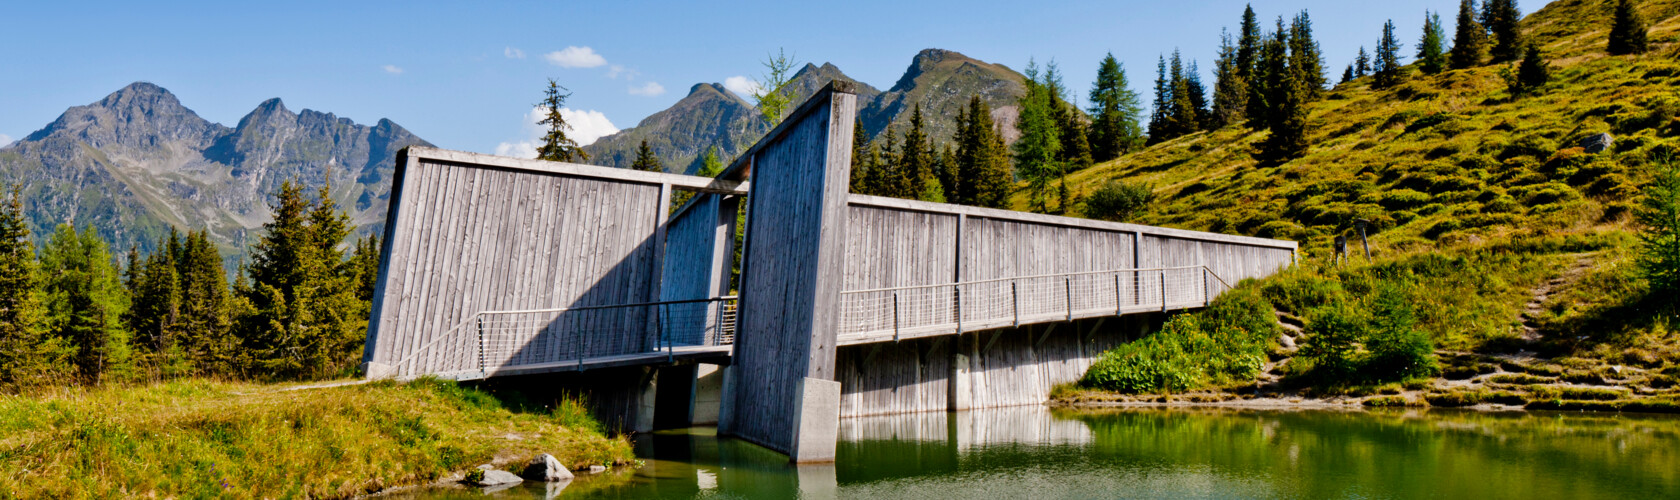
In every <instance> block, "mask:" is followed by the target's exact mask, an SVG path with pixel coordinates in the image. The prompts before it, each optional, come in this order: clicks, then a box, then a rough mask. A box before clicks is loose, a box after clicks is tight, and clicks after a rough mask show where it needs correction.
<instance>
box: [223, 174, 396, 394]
mask: <svg viewBox="0 0 1680 500" xmlns="http://www.w3.org/2000/svg"><path fill="white" fill-rule="evenodd" d="M328 193H329V191H328V189H327V188H323V189H322V190H321V191H320V193H319V195H318V196H317V201H314V202H312V201H310V200H309V199H308V197H306V196H305V195H304V193H303V189H302V187H300V186H296V185H294V184H292V183H291V182H289V181H288V182H285V183H283V184H281V186H280V191H279V192H278V193H276V195H275V201H274V203H273V205H271V208H272V210H273V212H274V220H273V221H271V222H269V223H267V224H264V225H263V230H264V231H263V233H264V234H263V236H262V237H261V239H259V240H258V241H257V243H256V244H255V245H254V246H253V248H252V251H251V265H250V267H249V268H247V274H248V275H249V280H248V281H247V283H246V284H244V285H242V286H238V287H236V288H237V290H236V291H237V292H238V293H239V295H240V296H241V297H242V298H243V299H245V300H246V301H248V302H249V303H250V307H251V309H252V312H251V313H250V314H249V315H247V317H246V318H244V321H243V322H242V323H243V324H242V325H241V329H242V334H241V335H240V336H241V338H242V339H243V341H244V343H245V346H246V348H247V349H250V350H251V351H252V355H253V357H254V362H255V363H254V364H255V366H254V367H253V368H255V369H258V370H260V371H261V372H262V373H265V374H267V375H268V376H274V377H279V378H313V377H324V376H331V375H334V374H337V373H341V372H343V371H345V370H347V369H349V368H350V367H352V366H354V364H355V362H356V361H357V360H358V359H359V356H360V353H361V352H362V349H361V347H362V346H361V344H362V340H363V334H364V333H365V325H366V318H367V303H366V302H364V301H360V300H358V299H357V297H356V293H357V283H356V281H355V280H354V279H352V278H353V276H351V272H350V271H349V268H351V267H353V264H352V263H350V262H346V261H345V259H344V255H343V252H342V251H340V250H339V249H338V245H339V243H342V242H343V241H344V238H345V237H346V236H348V233H349V231H348V220H349V219H348V216H346V215H345V214H344V213H343V212H340V211H339V210H338V207H337V204H336V203H334V202H333V200H332V198H331V197H330V196H328Z"/></svg>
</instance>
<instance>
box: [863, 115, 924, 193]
mask: <svg viewBox="0 0 1680 500" xmlns="http://www.w3.org/2000/svg"><path fill="white" fill-rule="evenodd" d="M894 134H895V133H894V132H893V129H892V127H891V126H888V127H887V133H886V134H882V136H883V138H885V139H886V140H887V142H886V144H883V145H882V146H881V156H880V160H879V162H878V163H877V164H876V166H875V168H874V169H873V171H874V172H875V177H876V182H875V194H876V195H877V196H886V197H891V198H904V199H915V198H916V192H915V191H912V190H911V189H910V188H911V186H910V176H909V175H906V173H905V171H904V163H903V162H902V161H900V160H902V158H903V156H904V155H903V153H902V151H901V150H902V148H901V147H900V146H899V143H898V137H897V136H896V135H894Z"/></svg>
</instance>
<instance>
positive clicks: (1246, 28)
mask: <svg viewBox="0 0 1680 500" xmlns="http://www.w3.org/2000/svg"><path fill="white" fill-rule="evenodd" d="M1237 36H1238V38H1237V50H1236V53H1237V56H1236V57H1237V61H1236V74H1237V76H1238V77H1240V80H1241V81H1243V82H1247V83H1249V84H1253V83H1254V82H1255V81H1256V79H1257V77H1256V76H1255V74H1254V73H1255V66H1256V65H1258V64H1259V61H1260V43H1261V42H1260V37H1261V33H1260V20H1259V18H1257V17H1255V15H1254V6H1253V5H1247V6H1244V7H1243V15H1242V27H1241V29H1240V31H1239V33H1238V35H1237ZM1242 90H1243V95H1244V96H1247V95H1248V92H1247V89H1242ZM1244 106H1245V107H1246V106H1247V103H1244Z"/></svg>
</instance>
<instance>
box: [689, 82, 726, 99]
mask: <svg viewBox="0 0 1680 500" xmlns="http://www.w3.org/2000/svg"><path fill="white" fill-rule="evenodd" d="M705 91H711V92H729V89H726V88H724V87H723V84H720V83H696V84H694V86H693V87H689V88H688V95H689V97H693V96H694V94H698V93H701V92H705Z"/></svg>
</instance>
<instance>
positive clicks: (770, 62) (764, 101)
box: [752, 49, 799, 128]
mask: <svg viewBox="0 0 1680 500" xmlns="http://www.w3.org/2000/svg"><path fill="white" fill-rule="evenodd" d="M762 64H763V65H764V71H765V73H764V75H763V76H761V77H759V79H758V82H757V83H758V88H757V89H754V90H753V94H752V97H753V101H754V104H756V105H757V106H758V112H759V114H760V115H761V116H762V117H763V118H764V122H765V123H768V124H770V126H771V127H772V128H774V127H775V126H776V125H780V124H781V123H782V115H785V114H787V112H788V111H791V110H790V109H788V108H789V107H791V106H793V96H792V95H791V94H789V90H791V89H788V88H787V84H788V81H789V79H791V78H792V77H793V68H795V67H797V66H798V65H799V63H797V62H795V61H794V60H793V59H792V58H789V57H788V55H787V52H786V51H784V50H782V49H777V50H776V55H774V56H772V55H769V54H765V56H764V61H763V63H762Z"/></svg>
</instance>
